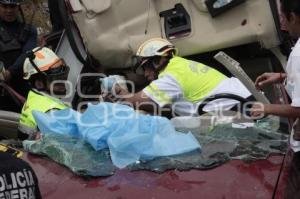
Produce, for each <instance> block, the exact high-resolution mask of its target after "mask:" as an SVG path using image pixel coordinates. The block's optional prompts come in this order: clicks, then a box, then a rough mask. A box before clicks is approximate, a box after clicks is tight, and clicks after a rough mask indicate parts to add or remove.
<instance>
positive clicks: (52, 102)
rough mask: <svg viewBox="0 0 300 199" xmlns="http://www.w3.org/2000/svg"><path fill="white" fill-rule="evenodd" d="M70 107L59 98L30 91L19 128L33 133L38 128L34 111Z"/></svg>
mask: <svg viewBox="0 0 300 199" xmlns="http://www.w3.org/2000/svg"><path fill="white" fill-rule="evenodd" d="M65 108H68V106H66V105H65V104H63V103H62V102H61V101H60V100H59V99H56V98H53V97H51V96H46V95H42V94H41V93H38V92H34V91H30V92H29V93H28V97H27V100H26V102H25V104H24V106H23V108H22V112H21V117H20V121H19V126H18V129H19V130H20V131H21V132H22V133H26V134H32V133H35V132H36V130H37V124H36V121H35V120H34V118H33V115H32V111H41V112H44V113H46V112H47V111H49V110H51V109H58V110H61V109H65Z"/></svg>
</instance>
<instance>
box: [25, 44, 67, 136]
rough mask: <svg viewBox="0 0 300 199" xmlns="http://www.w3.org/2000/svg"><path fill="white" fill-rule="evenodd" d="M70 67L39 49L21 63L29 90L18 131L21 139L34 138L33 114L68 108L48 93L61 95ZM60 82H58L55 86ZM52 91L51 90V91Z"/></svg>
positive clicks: (51, 54) (46, 51)
mask: <svg viewBox="0 0 300 199" xmlns="http://www.w3.org/2000/svg"><path fill="white" fill-rule="evenodd" d="M68 73H69V67H68V66H66V64H65V62H64V60H63V59H60V58H59V57H58V56H57V55H56V54H55V53H54V52H53V51H52V50H51V49H49V48H47V47H38V48H35V49H33V50H32V51H30V52H28V53H27V58H26V59H25V62H24V79H25V80H27V81H29V83H30V85H31V90H30V91H29V93H28V97H27V100H26V102H25V104H24V106H23V109H22V113H21V117H20V122H19V132H20V134H19V135H20V136H19V138H21V139H26V138H27V137H28V135H29V136H34V135H35V133H36V132H37V124H36V121H35V120H34V118H33V116H32V111H33V110H37V111H41V112H44V113H45V112H48V111H50V110H61V109H65V108H68V106H67V105H65V104H64V103H63V102H61V101H60V100H59V99H58V98H56V97H53V96H50V95H51V94H56V95H58V94H59V95H63V94H65V91H66V88H65V85H64V84H62V83H61V81H63V80H66V79H67V76H68ZM56 80H59V82H60V83H54V81H56ZM50 89H51V90H50Z"/></svg>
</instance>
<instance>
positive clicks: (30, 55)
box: [26, 47, 47, 77]
mask: <svg viewBox="0 0 300 199" xmlns="http://www.w3.org/2000/svg"><path fill="white" fill-rule="evenodd" d="M42 48H43V47H39V48H38V49H37V50H35V51H28V52H26V57H28V59H29V62H30V63H31V65H32V66H33V67H34V68H35V70H36V71H37V72H38V73H39V74H41V75H44V76H46V77H47V74H46V73H45V72H42V71H41V70H40V69H39V67H38V66H37V65H36V64H35V62H34V59H35V55H34V53H35V52H37V51H39V50H41V49H42Z"/></svg>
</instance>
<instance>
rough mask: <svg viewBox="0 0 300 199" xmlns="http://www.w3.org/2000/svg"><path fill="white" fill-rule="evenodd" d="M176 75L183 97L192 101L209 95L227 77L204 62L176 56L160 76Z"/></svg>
mask: <svg viewBox="0 0 300 199" xmlns="http://www.w3.org/2000/svg"><path fill="white" fill-rule="evenodd" d="M167 74H169V75H171V76H172V77H174V78H175V79H176V80H177V81H178V83H179V85H180V87H181V89H182V92H183V97H184V98H185V99H186V100H187V101H189V102H192V103H196V102H198V101H199V100H201V99H203V98H205V97H207V95H208V94H209V93H210V92H211V91H212V90H213V89H215V88H216V87H217V86H218V85H219V84H220V83H221V82H222V81H223V80H225V79H227V77H226V76H225V75H223V74H222V73H220V72H219V71H217V70H215V69H213V68H211V67H209V66H206V65H204V64H201V63H198V62H194V61H191V60H187V59H184V58H181V57H174V58H172V59H171V60H170V61H169V64H168V65H167V67H166V68H165V69H164V70H163V71H161V72H160V74H159V77H162V76H164V75H167Z"/></svg>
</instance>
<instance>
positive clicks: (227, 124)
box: [0, 0, 297, 199]
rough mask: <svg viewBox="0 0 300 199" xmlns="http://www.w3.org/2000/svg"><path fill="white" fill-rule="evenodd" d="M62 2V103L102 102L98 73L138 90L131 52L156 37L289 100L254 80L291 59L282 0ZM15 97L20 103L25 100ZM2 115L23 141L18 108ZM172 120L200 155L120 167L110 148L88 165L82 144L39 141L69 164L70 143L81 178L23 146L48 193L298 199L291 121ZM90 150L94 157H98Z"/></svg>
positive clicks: (207, 116)
mask: <svg viewBox="0 0 300 199" xmlns="http://www.w3.org/2000/svg"><path fill="white" fill-rule="evenodd" d="M59 9H60V15H61V19H62V21H63V24H64V29H63V31H62V32H59V33H57V34H55V35H52V36H50V37H49V38H47V41H48V45H49V46H52V48H53V49H56V53H57V54H58V55H59V56H60V57H62V58H63V59H64V60H65V62H66V63H67V65H68V66H70V73H69V76H68V80H69V82H71V83H70V86H69V88H68V89H69V90H68V91H69V92H68V93H69V94H68V96H67V97H66V98H64V99H63V100H64V101H65V102H68V103H70V104H72V106H73V108H74V109H76V110H78V109H79V110H80V108H78V107H81V106H84V105H86V104H87V103H90V102H94V101H95V100H97V99H98V97H99V93H100V92H101V89H100V88H101V85H100V84H99V78H100V77H103V76H101V75H99V74H105V75H122V76H124V77H125V78H126V79H128V80H131V81H132V82H134V85H135V88H136V90H139V89H141V88H143V87H144V86H145V85H147V84H148V82H146V81H145V80H144V78H143V77H142V76H139V75H137V74H135V73H134V72H133V71H132V67H133V65H134V63H133V61H132V56H133V55H134V54H135V52H136V51H137V48H138V47H139V45H140V44H141V43H143V41H145V40H147V39H149V38H153V37H162V38H166V39H168V40H169V41H171V42H172V43H173V44H174V45H175V46H176V47H177V48H178V50H179V55H180V56H183V57H186V58H188V59H191V60H195V61H199V62H201V63H204V64H207V65H209V66H212V67H214V68H216V69H218V70H220V71H222V72H223V73H224V74H226V75H227V76H236V77H237V78H239V79H243V83H244V84H247V85H246V86H247V87H248V89H249V90H250V91H251V92H252V94H253V95H254V96H255V97H256V99H257V100H258V101H264V100H265V101H264V102H271V103H288V100H289V99H288V97H287V95H286V94H285V92H284V89H283V86H282V85H275V86H270V87H268V88H266V89H265V90H264V94H265V95H263V94H261V93H259V92H258V91H255V89H254V88H253V82H252V81H251V79H252V80H255V78H256V77H257V76H258V75H259V74H261V73H263V72H267V71H273V72H281V71H284V67H285V65H286V57H287V55H288V53H289V51H290V47H291V43H292V41H291V40H290V38H289V37H287V36H286V32H285V31H283V30H282V27H281V26H280V17H279V16H280V13H279V11H278V5H277V2H276V1H273V0H198V1H197V0H182V1H172V0H163V1H162V0H161V1H153V0H101V1H91V0H64V1H59ZM220 51H224V52H225V53H226V54H228V55H229V56H230V57H232V58H234V60H236V61H234V60H233V59H231V58H230V57H229V56H227V55H226V54H222V53H221V54H218V53H219V52H220ZM215 55H218V56H216V59H214V56H215ZM237 65H238V68H235V69H234V67H233V66H237ZM239 67H241V68H242V69H243V70H240V69H239ZM251 86H252V89H251ZM12 95H14V94H12ZM218 97H219V96H216V97H215V98H212V99H209V100H214V99H217V98H218ZM225 97H228V96H225ZM229 97H230V96H229ZM15 99H17V100H19V103H22V99H21V98H20V97H19V98H18V97H17V98H15ZM240 101H241V103H242V101H243V100H242V99H240ZM0 114H1V115H0V129H1V131H0V135H1V138H3V139H17V126H18V121H19V114H18V113H13V112H5V111H1V112H0ZM171 121H172V123H173V125H174V126H175V128H176V129H177V130H178V131H181V132H191V133H193V135H194V136H195V137H196V139H197V140H198V141H199V142H200V144H201V146H202V147H201V152H200V153H198V152H191V153H188V154H182V155H177V156H167V157H160V158H156V159H153V160H150V161H139V162H136V163H134V164H132V165H130V166H128V167H127V168H125V169H116V168H115V167H114V166H113V165H112V164H111V161H110V157H109V151H108V150H104V151H102V152H101V157H100V160H99V161H100V163H101V164H100V166H99V164H98V165H97V163H99V162H88V164H87V162H84V160H85V161H87V159H85V158H86V156H84V157H83V156H82V155H83V153H82V151H81V150H79V149H76V148H63V149H62V148H59V147H57V148H55V149H54V148H51V147H53V146H59V142H55V143H54V142H52V144H51V142H50V144H49V143H48V144H49V146H50V147H49V148H43V152H44V154H47V155H48V156H49V157H50V158H51V159H54V160H55V161H57V162H59V163H61V164H64V165H68V164H66V162H65V160H66V159H65V158H63V157H62V156H60V155H61V153H60V152H61V151H63V150H66V149H69V150H66V151H71V152H72V154H73V156H72V155H71V153H70V154H68V155H69V156H67V159H68V158H69V160H71V162H72V165H73V167H72V168H71V170H72V171H73V172H75V173H77V174H79V175H75V174H74V173H73V172H71V171H70V169H67V168H66V167H64V166H62V165H61V164H57V163H55V162H54V161H52V160H50V159H49V158H46V157H41V156H36V155H32V154H29V153H27V152H25V153H24V155H23V157H22V158H23V159H24V160H26V161H27V162H28V163H29V164H30V165H31V166H32V167H33V169H34V170H35V172H36V174H37V177H38V179H39V185H40V190H41V192H42V195H43V198H62V197H64V198H140V197H143V198H185V197H188V198H220V199H221V198H245V199H246V198H251V199H252V198H274V199H279V198H292V197H294V194H295V192H296V191H297V183H296V182H297V170H295V169H294V168H295V167H297V161H295V160H294V156H293V155H294V154H293V152H292V151H291V150H290V149H289V146H288V136H289V132H290V130H291V124H292V121H289V120H288V119H286V118H277V117H267V118H263V119H262V120H257V121H253V120H250V119H249V118H246V117H244V116H241V115H240V114H236V113H232V112H226V114H225V115H222V116H218V115H214V114H211V113H204V114H202V115H200V116H199V117H196V118H189V119H186V118H173V119H172V120H171ZM60 139H61V138H60ZM58 140H59V139H58ZM52 141H53V140H52ZM56 141H57V140H56ZM72 142H73V141H72V140H70V142H69V143H72ZM73 143H76V144H78V143H77V142H73ZM42 147H43V146H42ZM55 150H57V151H55ZM54 152H55V153H54ZM74 154H75V155H74ZM89 154H90V155H91V154H92V152H90V153H89ZM62 155H65V156H66V153H62ZM91 157H95V159H97V158H96V157H98V158H99V154H92V155H91ZM101 158H102V159H101ZM75 160H82V161H77V162H76V161H75ZM88 160H91V159H88ZM93 160H94V159H93ZM104 163H105V164H104ZM80 165H84V166H86V167H85V168H89V169H91V170H93V169H95V168H97V169H98V170H97V171H101V174H99V175H97V176H98V177H92V178H87V177H82V176H80V175H83V173H84V171H85V170H84V169H83V166H82V167H80ZM91 165H92V166H91ZM89 166H90V167H89ZM93 166H95V167H93ZM91 167H92V168H91ZM295 172H296V174H295ZM99 176H101V177H99Z"/></svg>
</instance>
